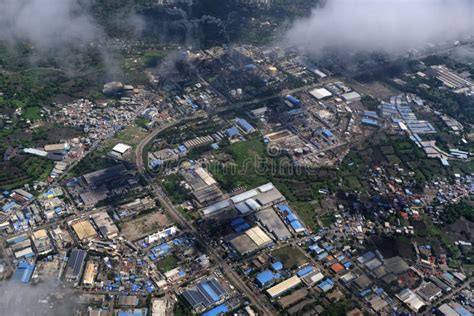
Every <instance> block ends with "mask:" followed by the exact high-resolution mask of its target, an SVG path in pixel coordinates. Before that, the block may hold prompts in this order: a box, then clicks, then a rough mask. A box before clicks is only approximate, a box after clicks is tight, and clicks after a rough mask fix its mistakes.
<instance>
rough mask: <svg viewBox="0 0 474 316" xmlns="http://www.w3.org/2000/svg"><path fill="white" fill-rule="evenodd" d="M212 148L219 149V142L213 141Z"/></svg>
mask: <svg viewBox="0 0 474 316" xmlns="http://www.w3.org/2000/svg"><path fill="white" fill-rule="evenodd" d="M211 147H212V149H219V144H218V143H213V144H211Z"/></svg>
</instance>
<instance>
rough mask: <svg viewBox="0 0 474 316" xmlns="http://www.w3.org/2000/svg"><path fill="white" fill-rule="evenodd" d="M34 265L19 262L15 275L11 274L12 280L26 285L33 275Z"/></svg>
mask: <svg viewBox="0 0 474 316" xmlns="http://www.w3.org/2000/svg"><path fill="white" fill-rule="evenodd" d="M34 269H35V266H34V265H31V264H28V263H27V262H24V261H22V262H20V263H19V264H18V266H17V267H16V270H15V273H14V274H13V280H15V281H17V282H21V283H28V282H30V280H31V276H32V275H33V270H34Z"/></svg>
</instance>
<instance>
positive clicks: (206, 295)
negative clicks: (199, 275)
mask: <svg viewBox="0 0 474 316" xmlns="http://www.w3.org/2000/svg"><path fill="white" fill-rule="evenodd" d="M225 295H226V291H225V290H224V288H223V287H222V286H221V285H220V284H219V282H218V281H217V280H216V279H215V278H210V279H207V280H203V281H200V282H199V283H198V284H197V285H196V286H194V287H191V288H189V289H187V290H185V291H184V292H183V293H182V296H183V297H184V299H185V300H186V302H187V303H188V304H189V305H190V306H191V307H192V308H193V309H198V308H208V307H211V306H213V305H215V304H217V303H218V302H219V301H220V300H221V299H223V298H224V296H225Z"/></svg>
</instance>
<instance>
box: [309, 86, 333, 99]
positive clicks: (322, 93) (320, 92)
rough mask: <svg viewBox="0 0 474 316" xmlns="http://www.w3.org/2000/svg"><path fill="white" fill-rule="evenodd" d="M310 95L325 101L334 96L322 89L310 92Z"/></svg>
mask: <svg viewBox="0 0 474 316" xmlns="http://www.w3.org/2000/svg"><path fill="white" fill-rule="evenodd" d="M309 94H311V95H312V96H313V97H315V98H316V99H317V100H323V99H326V98H329V97H330V96H332V93H331V92H329V91H328V90H327V89H325V88H320V89H314V90H311V91H310V92H309Z"/></svg>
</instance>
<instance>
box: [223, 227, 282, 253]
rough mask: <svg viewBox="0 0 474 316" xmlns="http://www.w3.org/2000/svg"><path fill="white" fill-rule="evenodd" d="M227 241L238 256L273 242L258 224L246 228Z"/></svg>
mask: <svg viewBox="0 0 474 316" xmlns="http://www.w3.org/2000/svg"><path fill="white" fill-rule="evenodd" d="M229 243H230V245H231V246H232V248H234V250H235V251H236V252H237V253H238V254H239V255H240V256H245V255H247V254H251V253H254V252H256V251H258V250H260V249H263V248H266V247H268V246H270V245H272V244H273V242H272V240H271V239H270V237H268V235H267V234H265V232H264V231H263V230H262V229H261V228H260V227H258V226H255V227H253V228H250V229H248V230H247V231H245V232H244V233H243V234H241V235H239V236H237V237H235V238H233V239H232V240H230V242H229Z"/></svg>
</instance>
